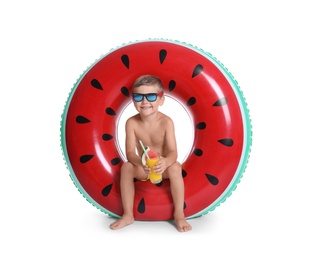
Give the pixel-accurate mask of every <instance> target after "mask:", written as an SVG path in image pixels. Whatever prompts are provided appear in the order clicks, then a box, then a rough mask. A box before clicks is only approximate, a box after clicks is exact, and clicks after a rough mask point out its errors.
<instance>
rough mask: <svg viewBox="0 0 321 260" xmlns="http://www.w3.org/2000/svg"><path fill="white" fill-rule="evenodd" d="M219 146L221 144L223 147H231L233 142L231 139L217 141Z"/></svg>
mask: <svg viewBox="0 0 321 260" xmlns="http://www.w3.org/2000/svg"><path fill="white" fill-rule="evenodd" d="M218 141H219V142H220V143H221V144H223V145H225V146H229V147H231V146H233V144H234V141H233V139H231V138H224V139H220V140H218Z"/></svg>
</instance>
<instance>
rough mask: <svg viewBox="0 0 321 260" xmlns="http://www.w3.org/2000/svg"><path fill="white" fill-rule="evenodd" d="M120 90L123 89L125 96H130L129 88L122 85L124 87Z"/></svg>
mask: <svg viewBox="0 0 321 260" xmlns="http://www.w3.org/2000/svg"><path fill="white" fill-rule="evenodd" d="M120 91H121V93H122V94H123V95H124V96H126V97H129V90H128V88H126V87H122V88H121V89H120Z"/></svg>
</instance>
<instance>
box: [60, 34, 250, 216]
mask: <svg viewBox="0 0 321 260" xmlns="http://www.w3.org/2000/svg"><path fill="white" fill-rule="evenodd" d="M143 74H153V75H157V76H158V77H160V78H161V79H162V81H163V84H164V87H165V95H167V96H169V97H172V98H173V99H175V100H176V101H177V102H179V103H181V104H182V106H183V107H184V108H185V109H186V110H187V111H188V112H189V114H190V116H191V118H192V119H193V120H192V121H193V124H194V126H195V129H194V142H193V146H192V149H191V151H190V152H189V153H188V156H187V158H186V160H185V161H184V162H183V163H182V175H183V177H184V178H183V179H184V183H185V201H184V212H185V216H186V218H194V217H199V216H202V215H204V214H206V213H208V212H209V211H212V210H214V209H215V208H216V207H217V206H218V205H220V203H222V202H223V201H225V199H226V198H227V197H228V196H230V195H231V193H232V192H233V190H234V189H235V188H236V186H237V184H238V182H239V181H240V179H241V177H242V175H243V173H244V171H245V168H246V165H247V162H248V158H249V153H250V147H251V143H252V132H251V123H250V118H249V113H248V109H247V105H246V102H245V99H244V98H243V94H242V92H241V91H240V89H239V87H238V84H237V82H236V81H235V80H234V78H233V77H232V76H231V74H230V73H229V72H228V71H227V70H226V69H225V68H224V66H223V65H222V64H221V63H220V62H218V61H217V59H216V58H214V57H212V56H211V55H210V54H208V53H206V52H204V51H203V50H201V49H198V48H196V47H194V46H191V45H188V44H185V43H181V42H178V41H171V40H163V39H160V40H158V39H154V40H152V39H149V40H145V41H136V42H131V43H129V44H124V45H123V46H121V47H117V48H115V49H112V50H111V51H110V52H109V53H108V54H106V55H104V56H102V57H101V58H100V59H98V60H97V61H96V62H95V63H94V64H92V65H91V66H90V67H89V68H88V69H87V70H86V71H85V72H84V73H83V74H82V75H81V76H80V78H79V79H78V80H77V82H76V83H75V85H74V87H73V88H72V90H71V92H70V94H69V97H68V100H67V102H66V104H65V107H64V112H63V114H62V120H61V131H60V132H61V146H62V151H63V155H64V159H65V163H66V165H67V168H68V169H69V172H70V176H71V178H72V180H73V182H74V183H75V185H76V187H77V188H78V190H79V191H80V192H81V194H82V195H83V196H84V197H85V198H86V199H87V200H88V201H89V202H90V203H91V204H93V205H94V206H95V207H97V208H98V209H100V210H101V211H103V212H104V213H107V214H108V215H109V216H112V217H120V216H121V215H122V213H123V210H122V204H121V196H120V188H119V180H120V176H119V175H120V174H119V173H120V167H121V164H122V163H123V159H122V158H121V156H120V150H119V144H118V140H117V135H116V126H117V124H118V120H119V116H120V115H121V113H122V111H123V110H124V108H125V107H127V106H128V105H129V104H130V103H131V102H132V100H131V95H130V90H131V86H132V84H133V82H134V81H135V79H136V78H138V77H139V76H141V75H143ZM135 189H136V192H135V199H134V209H133V210H134V216H135V219H137V220H170V219H172V218H173V203H172V198H171V194H170V186H169V181H168V180H163V181H162V182H161V183H160V184H158V185H154V184H151V183H150V182H140V181H136V182H135Z"/></svg>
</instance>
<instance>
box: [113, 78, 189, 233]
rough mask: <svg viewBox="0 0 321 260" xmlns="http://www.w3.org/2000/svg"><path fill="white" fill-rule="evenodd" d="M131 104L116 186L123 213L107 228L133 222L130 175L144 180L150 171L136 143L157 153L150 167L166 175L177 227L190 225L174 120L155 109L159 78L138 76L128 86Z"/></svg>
mask: <svg viewBox="0 0 321 260" xmlns="http://www.w3.org/2000/svg"><path fill="white" fill-rule="evenodd" d="M132 92H133V94H132V96H133V101H134V106H135V108H136V110H137V112H138V114H136V115H134V116H132V117H130V118H129V119H128V120H127V121H126V126H125V131H126V142H125V149H126V157H127V160H128V161H127V162H125V163H124V164H123V165H122V167H121V178H120V189H121V197H122V204H123V209H124V214H123V216H122V217H121V218H120V219H118V220H117V221H115V222H114V223H112V224H111V225H110V228H111V229H119V228H122V227H124V226H127V225H129V224H132V223H133V222H134V215H133V203H134V194H135V186H134V182H133V179H134V178H136V179H138V180H146V179H147V178H148V174H149V173H150V168H148V166H143V165H142V162H141V157H140V156H138V155H137V153H136V150H137V152H138V154H142V153H143V150H142V147H141V145H140V143H139V140H141V141H142V142H143V143H144V144H148V146H149V147H150V148H151V149H152V150H153V151H156V152H158V153H159V154H160V155H161V159H160V160H159V162H158V163H157V164H156V166H154V171H155V172H157V173H159V174H162V175H163V179H169V181H170V190H171V195H172V198H173V203H174V220H175V224H176V227H177V229H178V231H180V232H185V231H189V230H191V229H192V227H191V225H190V224H189V223H188V222H187V221H186V219H185V216H184V211H183V206H184V182H183V177H182V168H181V165H180V163H179V162H177V161H176V160H177V147H176V137H175V131H174V124H173V121H172V119H171V118H170V117H168V116H166V115H165V114H163V113H161V112H159V111H158V108H159V106H162V105H163V103H164V100H165V97H164V90H163V86H162V82H161V80H160V79H159V78H158V77H156V76H152V75H143V76H141V77H139V78H138V79H137V80H136V81H135V83H134V85H133V88H132Z"/></svg>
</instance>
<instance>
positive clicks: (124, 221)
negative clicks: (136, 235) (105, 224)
mask: <svg viewBox="0 0 321 260" xmlns="http://www.w3.org/2000/svg"><path fill="white" fill-rule="evenodd" d="M133 223H134V217H133V216H127V215H123V216H122V217H121V218H120V219H118V220H116V221H115V222H113V223H111V224H110V226H109V227H110V228H111V229H114V230H116V229H120V228H123V227H125V226H127V225H130V224H133Z"/></svg>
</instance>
